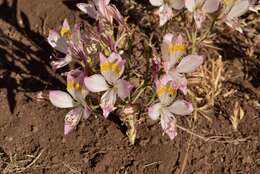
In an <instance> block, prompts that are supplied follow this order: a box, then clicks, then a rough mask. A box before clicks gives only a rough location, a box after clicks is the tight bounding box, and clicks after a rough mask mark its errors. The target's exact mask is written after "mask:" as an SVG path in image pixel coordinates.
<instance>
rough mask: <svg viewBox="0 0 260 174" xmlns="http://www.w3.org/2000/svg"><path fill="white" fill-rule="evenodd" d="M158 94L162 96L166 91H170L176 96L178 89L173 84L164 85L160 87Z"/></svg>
mask: <svg viewBox="0 0 260 174" xmlns="http://www.w3.org/2000/svg"><path fill="white" fill-rule="evenodd" d="M156 93H157V96H158V97H160V96H161V95H163V94H165V93H169V94H171V95H172V96H176V94H177V91H176V89H174V88H173V87H171V86H162V87H160V88H159V89H158V90H157V91H156Z"/></svg>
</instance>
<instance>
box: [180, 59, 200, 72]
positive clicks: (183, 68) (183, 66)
mask: <svg viewBox="0 0 260 174" xmlns="http://www.w3.org/2000/svg"><path fill="white" fill-rule="evenodd" d="M202 63H203V57H202V56H198V55H189V56H186V57H184V58H183V59H182V60H181V62H180V63H179V65H178V66H177V68H176V69H177V72H178V73H190V72H193V71H194V70H195V69H196V68H198V67H199V66H200V65H201V64H202Z"/></svg>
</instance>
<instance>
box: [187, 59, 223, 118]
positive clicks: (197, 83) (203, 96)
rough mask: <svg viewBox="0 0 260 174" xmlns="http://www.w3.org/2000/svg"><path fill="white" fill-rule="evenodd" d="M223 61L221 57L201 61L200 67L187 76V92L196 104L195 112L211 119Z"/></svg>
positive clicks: (220, 81) (219, 84) (221, 79)
mask: <svg viewBox="0 0 260 174" xmlns="http://www.w3.org/2000/svg"><path fill="white" fill-rule="evenodd" d="M223 68H224V62H223V61H222V58H221V57H219V58H217V59H210V60H207V61H205V62H204V63H203V65H202V67H201V68H200V69H199V70H198V71H196V72H194V73H193V74H192V75H191V77H189V85H190V87H191V88H190V89H191V90H189V91H188V94H189V95H190V96H191V98H192V99H193V100H194V101H193V103H195V104H196V106H197V107H196V108H197V109H196V112H197V113H198V114H196V117H195V119H197V115H201V116H203V117H205V118H207V119H208V120H209V121H212V118H211V116H210V115H212V113H213V109H214V103H215V98H216V97H217V96H218V95H219V94H220V93H221V90H222V89H221V88H222V81H223V76H222V72H223Z"/></svg>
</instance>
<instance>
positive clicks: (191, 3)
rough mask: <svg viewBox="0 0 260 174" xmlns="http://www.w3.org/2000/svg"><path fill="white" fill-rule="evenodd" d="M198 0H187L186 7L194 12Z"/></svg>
mask: <svg viewBox="0 0 260 174" xmlns="http://www.w3.org/2000/svg"><path fill="white" fill-rule="evenodd" d="M196 5H197V4H196V0H185V7H186V8H187V9H188V10H189V11H190V12H193V11H194V10H195V8H196Z"/></svg>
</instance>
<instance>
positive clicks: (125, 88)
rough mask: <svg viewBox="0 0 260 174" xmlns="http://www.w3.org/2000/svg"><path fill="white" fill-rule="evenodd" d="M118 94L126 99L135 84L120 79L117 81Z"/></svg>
mask: <svg viewBox="0 0 260 174" xmlns="http://www.w3.org/2000/svg"><path fill="white" fill-rule="evenodd" d="M116 86H117V89H118V90H117V94H118V96H119V97H120V98H121V99H122V100H124V99H125V98H126V97H127V96H128V95H129V94H130V92H131V90H132V89H133V85H131V84H130V83H129V82H128V81H126V80H122V79H119V80H118V81H117V84H116Z"/></svg>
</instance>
